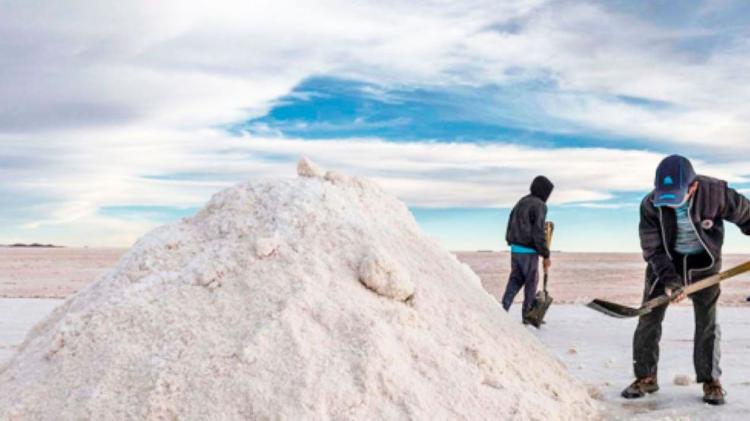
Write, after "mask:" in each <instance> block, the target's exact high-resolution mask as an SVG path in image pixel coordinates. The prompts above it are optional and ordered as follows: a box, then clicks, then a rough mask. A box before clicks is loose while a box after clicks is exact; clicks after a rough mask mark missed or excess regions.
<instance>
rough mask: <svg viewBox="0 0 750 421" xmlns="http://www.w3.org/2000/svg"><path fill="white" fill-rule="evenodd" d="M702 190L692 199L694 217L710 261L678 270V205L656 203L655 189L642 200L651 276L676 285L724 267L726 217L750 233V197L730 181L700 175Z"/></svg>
mask: <svg viewBox="0 0 750 421" xmlns="http://www.w3.org/2000/svg"><path fill="white" fill-rule="evenodd" d="M696 180H698V190H697V191H696V192H695V196H694V197H693V198H692V199H691V204H690V208H689V209H690V219H691V220H692V222H693V226H694V228H695V231H696V232H697V233H698V238H699V239H700V240H701V244H702V245H703V248H704V250H705V251H706V254H708V257H709V258H708V265H707V266H706V267H698V268H697V269H693V270H689V271H688V270H684V271H683V273H678V271H677V269H676V267H682V266H684V265H681V264H680V262H676V261H675V259H677V258H678V256H677V253H676V252H675V250H674V247H675V242H676V240H677V216H676V214H675V211H674V209H672V208H669V207H656V206H654V193H653V192H651V193H649V194H648V195H647V196H646V197H645V198H644V199H643V201H642V202H641V222H640V225H639V234H640V238H641V248H642V249H643V258H644V259H645V260H646V261H647V262H648V271H647V277H648V278H650V279H651V281H653V280H659V281H661V282H663V283H664V285H665V286H668V287H671V288H676V287H679V286H683V285H685V284H687V283H691V282H694V281H696V280H699V279H701V278H703V277H705V276H707V275H711V274H714V273H717V272H719V271H720V270H721V248H722V245H723V244H724V221H725V220H727V221H730V222H732V223H734V224H736V225H737V226H738V227H739V228H740V230H741V231H742V233H743V234H745V235H750V201H748V199H747V198H746V197H744V196H742V195H741V194H739V193H737V191H735V190H734V189H732V188H729V187H728V186H727V183H726V182H725V181H722V180H717V179H715V178H711V177H706V176H702V175H699V176H698V177H697V178H696Z"/></svg>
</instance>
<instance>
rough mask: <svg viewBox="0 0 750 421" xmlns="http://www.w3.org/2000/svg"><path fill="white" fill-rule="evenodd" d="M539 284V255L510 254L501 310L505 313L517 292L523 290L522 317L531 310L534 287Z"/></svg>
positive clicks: (534, 293)
mask: <svg viewBox="0 0 750 421" xmlns="http://www.w3.org/2000/svg"><path fill="white" fill-rule="evenodd" d="M538 282H539V255H538V254H522V253H511V255H510V276H509V277H508V285H507V286H506V287H505V293H504V294H503V308H504V309H505V310H506V311H507V310H508V309H509V308H510V305H511V304H513V299H514V298H516V295H517V294H518V291H520V290H521V288H523V309H522V313H521V314H523V315H526V313H527V312H528V311H529V309H530V308H531V305H532V304H533V303H534V296H535V295H536V286H537V283H538Z"/></svg>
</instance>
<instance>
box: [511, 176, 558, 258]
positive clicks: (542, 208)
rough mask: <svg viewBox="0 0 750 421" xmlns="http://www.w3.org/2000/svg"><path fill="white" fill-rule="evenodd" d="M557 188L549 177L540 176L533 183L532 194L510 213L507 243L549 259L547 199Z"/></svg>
mask: <svg viewBox="0 0 750 421" xmlns="http://www.w3.org/2000/svg"><path fill="white" fill-rule="evenodd" d="M554 187H555V186H554V185H553V184H552V182H551V181H549V179H547V177H544V176H541V175H540V176H538V177H536V178H535V179H534V181H533V182H532V183H531V194H529V195H526V196H524V197H522V198H521V200H519V201H518V203H516V206H514V207H513V210H512V211H511V212H510V218H509V219H508V229H507V230H506V232H505V241H507V242H508V244H509V245H510V244H516V245H519V246H524V247H528V248H531V249H534V250H536V252H537V253H539V255H540V256H542V257H544V258H548V257H549V248H548V247H547V241H546V237H545V233H544V223H545V220H546V218H547V205H546V202H547V199H548V198H549V195H550V194H551V193H552V189H553V188H554Z"/></svg>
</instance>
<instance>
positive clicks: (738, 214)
mask: <svg viewBox="0 0 750 421" xmlns="http://www.w3.org/2000/svg"><path fill="white" fill-rule="evenodd" d="M724 203H725V206H724V214H723V215H722V217H723V218H724V219H726V220H727V221H730V222H733V223H734V224H736V225H737V226H738V227H739V228H740V230H741V231H742V233H743V234H745V235H750V200H748V199H747V198H746V197H745V196H743V195H741V194H740V193H738V192H737V190H735V189H732V188H729V187H727V189H726V197H725V202H724Z"/></svg>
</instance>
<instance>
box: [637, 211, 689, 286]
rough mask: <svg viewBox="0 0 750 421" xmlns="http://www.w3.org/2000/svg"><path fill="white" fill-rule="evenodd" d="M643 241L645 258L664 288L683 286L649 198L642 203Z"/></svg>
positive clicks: (640, 224) (641, 228)
mask: <svg viewBox="0 0 750 421" xmlns="http://www.w3.org/2000/svg"><path fill="white" fill-rule="evenodd" d="M638 233H639V235H640V239H641V249H642V250H643V258H644V259H645V260H646V262H648V264H649V265H650V266H651V269H652V270H653V271H654V273H655V274H656V276H657V277H658V278H659V281H661V282H662V283H663V284H664V286H666V287H669V288H677V287H680V286H682V279H681V278H680V275H678V274H677V270H676V269H675V267H674V264H673V263H672V259H670V258H669V255H668V254H667V251H666V250H665V249H664V241H663V240H662V229H661V222H660V221H659V216H658V214H657V213H656V212H654V209H653V207H652V206H650V205H649V204H648V198H646V199H644V200H643V202H641V220H640V223H639V226H638Z"/></svg>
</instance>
